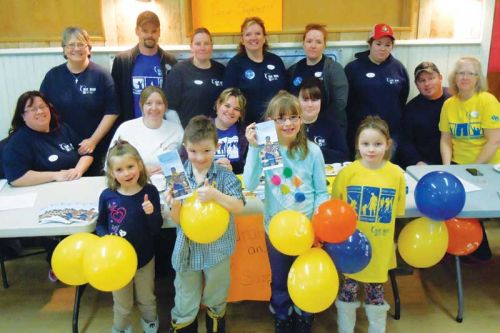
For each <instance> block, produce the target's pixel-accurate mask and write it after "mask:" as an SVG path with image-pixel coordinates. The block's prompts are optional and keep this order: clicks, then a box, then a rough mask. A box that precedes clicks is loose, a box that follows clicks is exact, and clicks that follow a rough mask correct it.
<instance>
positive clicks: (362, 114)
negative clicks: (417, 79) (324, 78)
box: [345, 51, 410, 147]
mask: <svg viewBox="0 0 500 333" xmlns="http://www.w3.org/2000/svg"><path fill="white" fill-rule="evenodd" d="M368 54H369V52H368V51H367V52H362V53H359V54H356V57H357V59H356V60H354V61H352V62H350V63H349V64H347V66H346V67H345V73H346V76H347V79H348V81H349V98H348V102H347V119H348V126H347V129H348V143H349V145H350V147H354V136H355V133H356V131H357V129H358V126H359V124H360V122H361V121H362V120H363V119H364V118H366V116H368V115H378V116H380V118H382V119H383V120H385V121H386V122H387V124H388V125H389V130H390V134H391V136H392V137H393V138H397V137H398V136H399V133H400V127H401V118H402V116H403V108H404V106H405V104H406V99H407V98H408V93H409V89H410V86H409V79H408V73H407V71H406V69H405V67H404V66H403V64H402V63H401V62H399V61H398V60H397V59H396V58H394V57H393V56H392V55H389V58H387V59H386V60H385V61H384V62H383V63H381V64H378V65H377V64H375V63H373V62H371V61H370V59H369V58H368Z"/></svg>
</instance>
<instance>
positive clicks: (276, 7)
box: [191, 0, 283, 33]
mask: <svg viewBox="0 0 500 333" xmlns="http://www.w3.org/2000/svg"><path fill="white" fill-rule="evenodd" d="M282 6H283V4H282V1H281V0H271V1H269V0H252V1H248V0H192V1H191V8H192V10H191V13H192V20H193V29H196V28H198V27H205V28H207V29H208V30H210V32H212V33H239V32H240V26H241V23H242V22H243V20H244V19H245V18H246V17H250V16H258V17H260V18H261V19H262V20H264V23H265V25H266V31H268V32H277V31H281V30H282V25H283V22H282V21H283V14H282Z"/></svg>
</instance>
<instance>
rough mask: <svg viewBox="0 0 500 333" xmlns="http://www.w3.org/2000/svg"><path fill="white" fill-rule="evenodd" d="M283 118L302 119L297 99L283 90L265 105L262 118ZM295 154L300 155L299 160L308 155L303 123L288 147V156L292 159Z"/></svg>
mask: <svg viewBox="0 0 500 333" xmlns="http://www.w3.org/2000/svg"><path fill="white" fill-rule="evenodd" d="M283 116H299V117H302V108H301V107H300V102H299V100H298V98H297V97H295V96H294V95H292V94H290V93H289V92H287V91H285V90H280V91H279V92H278V93H277V94H276V95H275V96H274V97H273V98H272V99H271V101H270V102H269V104H268V105H267V110H266V113H265V115H264V117H265V118H270V119H277V118H281V117H283ZM296 153H297V154H299V155H300V159H301V160H303V159H305V158H306V157H307V154H308V153H309V147H308V146H307V134H306V129H305V127H304V123H303V122H302V123H301V124H300V129H299V132H298V133H297V136H296V137H295V140H293V141H292V143H291V144H290V146H289V147H288V156H290V157H291V158H294V157H295V154H296Z"/></svg>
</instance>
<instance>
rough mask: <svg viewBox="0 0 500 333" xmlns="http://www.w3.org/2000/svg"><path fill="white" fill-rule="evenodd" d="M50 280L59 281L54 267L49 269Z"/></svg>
mask: <svg viewBox="0 0 500 333" xmlns="http://www.w3.org/2000/svg"><path fill="white" fill-rule="evenodd" d="M49 280H50V282H57V281H58V280H59V279H58V278H57V276H56V274H55V273H54V271H53V270H52V268H50V269H49Z"/></svg>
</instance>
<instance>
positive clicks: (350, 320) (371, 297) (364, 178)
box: [332, 116, 406, 332]
mask: <svg viewBox="0 0 500 333" xmlns="http://www.w3.org/2000/svg"><path fill="white" fill-rule="evenodd" d="M391 145H392V141H391V137H390V135H389V128H388V126H387V123H386V122H385V121H383V120H382V119H381V118H380V117H378V116H368V117H367V118H365V119H364V120H363V121H362V122H361V124H360V126H359V128H358V130H357V133H356V141H355V148H356V158H357V160H356V161H355V162H353V163H351V164H349V165H348V166H347V167H345V168H344V169H343V170H342V171H341V172H340V173H339V175H338V176H337V177H336V179H335V182H334V184H333V193H332V197H333V198H338V199H342V200H344V201H346V202H347V203H349V204H350V205H351V206H352V207H353V208H354V209H355V210H356V213H357V214H358V224H357V228H358V229H359V230H360V231H361V232H363V233H364V234H365V235H366V236H367V237H368V239H369V240H370V244H371V248H372V259H371V260H370V263H369V264H368V266H366V267H365V268H364V269H363V270H361V271H360V272H358V273H354V274H346V275H345V277H344V279H343V282H342V285H341V289H340V292H339V296H338V298H337V300H336V301H335V305H336V307H337V312H338V316H337V318H338V319H337V320H338V327H339V332H353V331H354V325H355V323H356V309H357V308H358V307H359V305H360V303H359V302H358V301H357V292H358V287H359V282H363V283H364V284H365V302H364V307H365V310H366V316H367V317H368V322H369V331H370V332H385V323H386V312H387V310H389V305H388V304H387V303H386V302H385V300H384V289H383V283H384V282H386V281H387V271H388V270H389V269H390V268H392V267H390V266H391V262H393V261H392V260H391V259H393V255H394V245H393V244H394V224H395V220H396V215H397V214H404V210H405V194H406V193H405V191H406V184H405V179H404V173H403V170H401V168H399V167H398V166H396V165H394V164H392V163H391V162H390V161H389V159H390V157H391Z"/></svg>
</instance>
